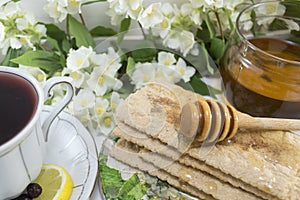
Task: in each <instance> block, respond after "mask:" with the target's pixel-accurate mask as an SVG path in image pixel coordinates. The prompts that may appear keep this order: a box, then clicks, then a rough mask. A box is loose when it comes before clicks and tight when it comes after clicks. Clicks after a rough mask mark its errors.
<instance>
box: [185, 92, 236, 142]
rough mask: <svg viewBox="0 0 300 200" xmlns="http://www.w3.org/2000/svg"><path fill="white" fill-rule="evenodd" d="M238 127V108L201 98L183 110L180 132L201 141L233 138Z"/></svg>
mask: <svg viewBox="0 0 300 200" xmlns="http://www.w3.org/2000/svg"><path fill="white" fill-rule="evenodd" d="M237 128H238V118H237V114H236V110H235V109H234V108H233V107H232V106H230V105H226V104H224V103H222V102H217V101H213V100H208V99H202V98H199V99H198V100H197V101H196V102H195V103H187V104H186V105H184V106H183V108H182V111H181V123H180V132H181V133H182V134H183V135H185V136H187V137H195V139H196V140H197V141H199V142H203V141H207V142H215V141H222V140H224V139H230V138H232V137H233V136H234V135H235V134H236V132H237Z"/></svg>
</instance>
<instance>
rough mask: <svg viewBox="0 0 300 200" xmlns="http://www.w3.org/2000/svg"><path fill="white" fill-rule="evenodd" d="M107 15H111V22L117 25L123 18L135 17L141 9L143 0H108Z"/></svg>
mask: <svg viewBox="0 0 300 200" xmlns="http://www.w3.org/2000/svg"><path fill="white" fill-rule="evenodd" d="M108 3H109V10H108V12H107V14H108V16H110V17H111V24H112V25H118V24H120V22H121V20H122V19H124V18H128V17H130V18H131V19H137V18H138V16H139V14H140V12H141V11H142V10H143V6H142V3H143V0H130V1H128V0H108Z"/></svg>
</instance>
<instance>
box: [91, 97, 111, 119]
mask: <svg viewBox="0 0 300 200" xmlns="http://www.w3.org/2000/svg"><path fill="white" fill-rule="evenodd" d="M108 107H109V102H108V100H107V99H103V98H101V97H97V98H96V101H95V106H94V113H95V116H101V115H103V114H104V113H105V112H106V110H107V108H108Z"/></svg>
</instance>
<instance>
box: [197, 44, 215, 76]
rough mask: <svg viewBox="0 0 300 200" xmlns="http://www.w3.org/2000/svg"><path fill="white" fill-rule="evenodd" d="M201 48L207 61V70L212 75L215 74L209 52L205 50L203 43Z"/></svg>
mask: <svg viewBox="0 0 300 200" xmlns="http://www.w3.org/2000/svg"><path fill="white" fill-rule="evenodd" d="M200 47H201V49H202V51H203V57H204V59H205V63H206V68H207V70H208V72H209V73H210V74H213V73H214V68H213V67H212V66H211V65H210V61H209V58H210V56H209V54H208V52H207V49H206V48H205V44H204V43H201V45H200Z"/></svg>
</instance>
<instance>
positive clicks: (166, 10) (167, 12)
mask: <svg viewBox="0 0 300 200" xmlns="http://www.w3.org/2000/svg"><path fill="white" fill-rule="evenodd" d="M161 12H162V13H163V15H164V16H167V17H170V16H171V15H172V14H173V12H174V9H173V7H172V5H171V4H170V3H163V4H162V6H161Z"/></svg>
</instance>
